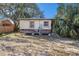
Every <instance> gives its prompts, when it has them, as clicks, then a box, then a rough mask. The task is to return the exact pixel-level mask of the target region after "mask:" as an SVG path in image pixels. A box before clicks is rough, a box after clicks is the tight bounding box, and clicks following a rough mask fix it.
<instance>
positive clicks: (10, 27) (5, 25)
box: [0, 17, 15, 33]
mask: <svg viewBox="0 0 79 59" xmlns="http://www.w3.org/2000/svg"><path fill="white" fill-rule="evenodd" d="M14 28H15V24H14V22H13V21H12V20H11V19H10V18H5V17H4V18H0V33H7V32H13V31H14Z"/></svg>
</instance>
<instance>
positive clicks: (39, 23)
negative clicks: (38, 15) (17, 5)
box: [20, 20, 51, 33]
mask: <svg viewBox="0 0 79 59" xmlns="http://www.w3.org/2000/svg"><path fill="white" fill-rule="evenodd" d="M30 21H34V28H30ZM45 21H47V22H49V26H47V27H45V26H44V22H45ZM39 27H41V29H39ZM20 30H21V32H26V33H32V32H37V31H38V30H40V32H42V33H43V32H47V30H48V32H49V31H51V20H20Z"/></svg>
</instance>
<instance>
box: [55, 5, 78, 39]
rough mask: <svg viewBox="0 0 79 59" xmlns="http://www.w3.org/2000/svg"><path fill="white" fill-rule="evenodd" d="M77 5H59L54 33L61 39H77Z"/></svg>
mask: <svg viewBox="0 0 79 59" xmlns="http://www.w3.org/2000/svg"><path fill="white" fill-rule="evenodd" d="M78 5H79V4H77V5H76V4H59V7H58V11H57V15H56V19H57V20H56V22H55V25H54V31H55V32H56V33H58V34H59V35H61V36H63V37H72V38H77V37H78V36H79V35H78V34H79V32H78V31H77V29H79V12H78V11H79V6H78Z"/></svg>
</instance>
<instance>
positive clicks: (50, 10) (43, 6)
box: [37, 3, 58, 18]
mask: <svg viewBox="0 0 79 59" xmlns="http://www.w3.org/2000/svg"><path fill="white" fill-rule="evenodd" d="M37 5H38V7H39V9H40V10H41V11H43V14H44V16H45V18H54V16H55V15H56V12H57V7H58V5H57V4H56V3H38V4H37Z"/></svg>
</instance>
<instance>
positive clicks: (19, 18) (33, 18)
mask: <svg viewBox="0 0 79 59" xmlns="http://www.w3.org/2000/svg"><path fill="white" fill-rule="evenodd" d="M18 20H54V19H49V18H18Z"/></svg>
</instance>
